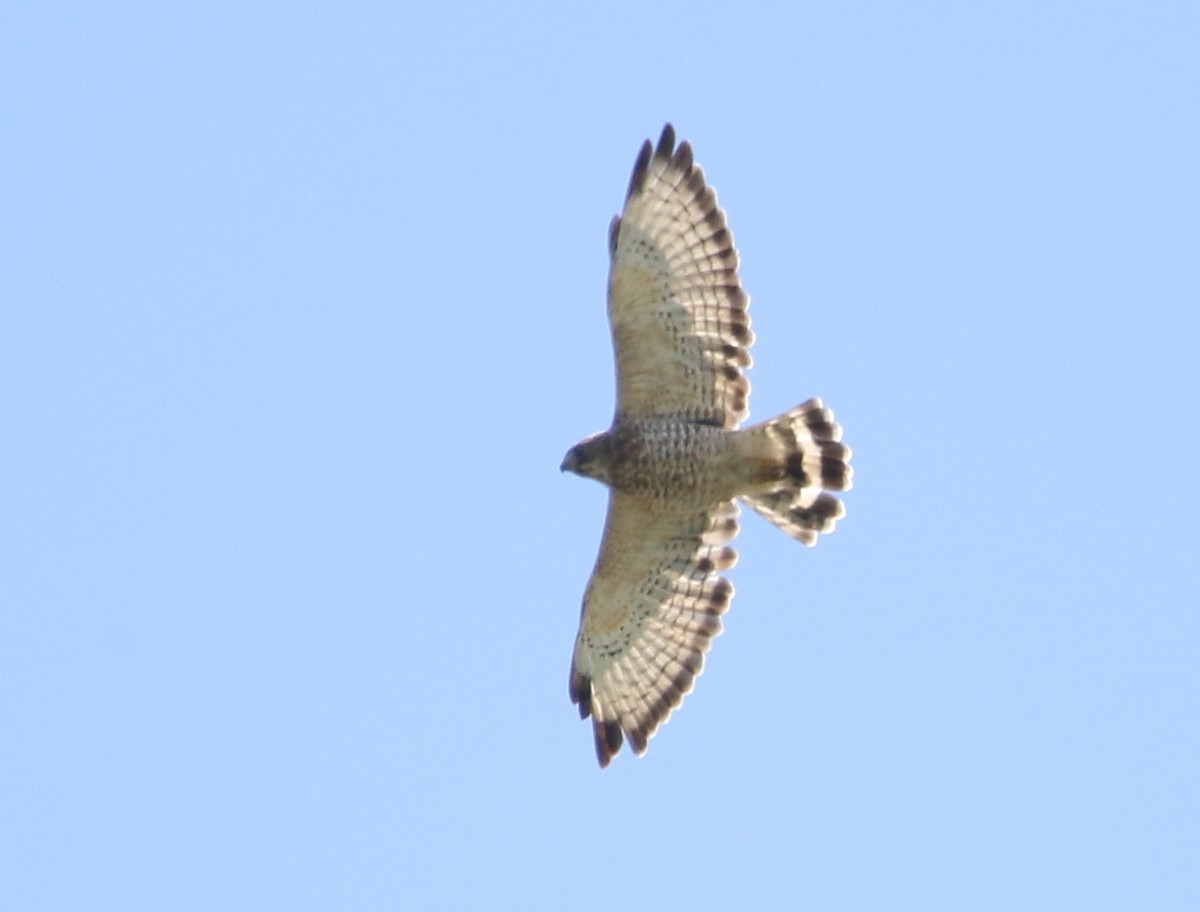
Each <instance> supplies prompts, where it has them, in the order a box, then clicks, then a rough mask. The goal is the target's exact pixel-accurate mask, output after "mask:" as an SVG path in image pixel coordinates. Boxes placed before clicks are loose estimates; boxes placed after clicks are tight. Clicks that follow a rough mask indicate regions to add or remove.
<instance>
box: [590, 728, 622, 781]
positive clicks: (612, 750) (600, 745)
mask: <svg viewBox="0 0 1200 912" xmlns="http://www.w3.org/2000/svg"><path fill="white" fill-rule="evenodd" d="M595 721H596V726H595V727H596V760H597V761H599V763H600V769H604V768H605V767H606V766H608V764H609V763H610V762H612V758H613V757H615V756H616V755H617V751H619V750H620V749H621V744H622V743H623V742H624V738H623V737H622V735H621V724H620V723H619V722H601V721H600V720H599V719H596V720H595Z"/></svg>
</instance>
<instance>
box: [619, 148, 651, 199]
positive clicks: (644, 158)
mask: <svg viewBox="0 0 1200 912" xmlns="http://www.w3.org/2000/svg"><path fill="white" fill-rule="evenodd" d="M653 154H654V150H653V148H651V146H650V140H646V141H645V142H644V143H642V148H641V149H640V150H638V157H637V161H635V162H634V163H633V173H632V174H631V175H630V176H629V190H628V192H626V194H625V198H626V199H629V198H630V197H631V196H633V195H634V194H635V193H637V192H638V191H639V190H641V189H642V184H643V183H644V182H645V180H646V171H647V169H649V167H650V156H651V155H653Z"/></svg>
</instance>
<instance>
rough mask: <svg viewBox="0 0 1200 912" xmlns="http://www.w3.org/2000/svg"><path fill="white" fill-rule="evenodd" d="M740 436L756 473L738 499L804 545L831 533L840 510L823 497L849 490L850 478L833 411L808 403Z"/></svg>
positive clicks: (833, 500) (847, 454)
mask: <svg viewBox="0 0 1200 912" xmlns="http://www.w3.org/2000/svg"><path fill="white" fill-rule="evenodd" d="M743 433H744V434H746V440H747V442H748V444H749V448H750V450H751V452H752V453H753V454H754V457H755V459H756V462H757V463H758V465H759V467H760V468H759V469H758V470H757V471H756V473H755V474H756V475H757V480H758V481H757V484H756V485H755V489H754V490H753V491H752V492H749V493H746V494H743V495H742V499H743V500H744V501H746V503H748V504H749V505H750V506H751V507H752V508H753V509H754V510H755V512H757V513H758V514H759V515H760V516H762V517H764V518H765V519H768V520H770V521H771V522H772V523H774V524H775V525H776V526H778V527H779V528H780V529H782V530H783V531H784V532H786V533H787V534H788V535H790V536H792V538H795V539H796V540H798V541H801V542H803V543H804V544H806V545H813V544H816V541H817V536H818V534H820V533H822V532H832V531H833V527H834V525H835V524H836V523H837V521H838V520H839V519H840V518H841V517H842V516H844V515H845V513H846V510H845V508H844V507H843V506H842V502H841V501H840V500H838V499H837V498H836V497H834V496H833V494H831V493H829V492H830V491H848V490H850V485H851V482H852V479H853V475H854V471H853V469H851V467H850V448H849V447H847V446H846V445H845V444H844V443H842V442H841V441H842V429H841V428H840V427H839V426H838V424H837V422H836V421H834V420H833V412H831V411H830V410H829V409H827V408H825V407H824V406H822V405H821V400H820V399H816V398H813V399H809V400H808V401H807V402H805V403H803V404H801V405H798V406H796V407H795V408H794V409H792V410H791V411H788V412H784V413H783V414H782V415H779V416H778V417H775V418H772V419H771V420H770V421H764V422H763V423H762V424H757V425H754V426H753V427H749V428H746V429H745V431H744V432H743Z"/></svg>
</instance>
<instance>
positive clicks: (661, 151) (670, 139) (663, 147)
mask: <svg viewBox="0 0 1200 912" xmlns="http://www.w3.org/2000/svg"><path fill="white" fill-rule="evenodd" d="M674 152H675V128H674V127H673V126H671V125H670V124H669V123H665V124H663V129H662V134H661V135H660V136H659V137H658V147H657V148H656V149H655V150H654V156H655V158H670V157H671V155H672V154H673V153H674Z"/></svg>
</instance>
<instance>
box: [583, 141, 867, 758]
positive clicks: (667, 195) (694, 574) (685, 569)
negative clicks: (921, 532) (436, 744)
mask: <svg viewBox="0 0 1200 912" xmlns="http://www.w3.org/2000/svg"><path fill="white" fill-rule="evenodd" d="M609 252H610V254H611V257H612V266H611V270H610V273H609V293H608V311H609V321H610V324H611V327H612V335H613V348H614V352H615V356H616V366H617V409H616V415H615V417H614V419H613V423H612V426H611V427H610V428H609V429H608V430H607V431H604V432H602V433H599V434H595V435H593V436H592V437H589V438H587V439H586V440H584V441H582V442H581V443H579V444H577V445H576V446H574V447H572V448H571V450H570V451H569V452H568V453H567V456H566V458H565V459H564V461H563V464H562V468H563V469H564V470H567V471H572V472H575V473H576V474H579V475H583V476H585V477H588V478H594V479H596V480H597V481H600V482H602V483H604V484H605V485H607V486H608V487H609V489H610V492H611V493H610V497H609V509H608V518H607V521H606V523H605V529H604V538H603V541H602V543H601V547H600V555H599V557H598V558H597V560H596V566H595V569H594V570H593V572H592V577H591V580H590V581H589V583H588V587H587V591H586V593H585V595H584V601H583V610H582V616H581V619H580V628H579V636H578V638H577V639H576V643H575V653H574V657H573V660H572V664H571V678H570V695H571V699H572V701H574V702H575V703H576V704H578V706H579V711H580V714H581V715H582V716H583V717H585V718H586V717H588V716H591V717H592V719H593V723H594V729H595V741H596V754H597V757H598V759H599V761H600V765H601V766H606V765H607V764H608V762H609V760H610V759H611V758H612V756H613V755H614V754H615V753H616V752H617V751H618V750H619V749H620V747H621V743H622V741H623V740H624V738H626V737H627V738H628V739H629V741H630V743H631V744H632V746H633V748H634V750H635V751H636V752H637V753H639V754H640V753H642V752H643V751H645V749H646V746H647V743H648V741H649V738H650V737H651V736H652V735H653V734H654V732H655V731H656V730H657V728H658V726H659V725H660V724H661V723H662V722H663V721H664V720H665V719H666V718H667V716H669V715H670V713H671V711H672V710H673V709H674V708H675V707H676V706H678V705H679V703H680V702H681V701H682V699H683V697H684V695H685V694H686V693H688V692H689V691H690V690H691V687H692V683H693V680H694V678H695V676H696V675H697V674H699V673H700V670H701V668H702V666H703V660H704V653H705V651H706V650H707V649H708V646H709V644H710V642H711V640H712V638H713V637H714V636H716V635H717V634H718V633H719V632H720V630H721V621H720V616H721V614H722V613H724V611H725V609H726V608H727V607H728V606H729V601H730V599H731V598H732V597H733V587H732V585H730V583H729V582H728V580H726V579H724V578H722V577H720V576H719V575H718V574H719V573H720V572H721V571H723V570H726V569H728V568H730V567H732V566H733V564H734V563H735V561H736V560H737V554H736V552H734V550H733V548H731V547H729V545H728V543H729V542H730V541H731V540H732V539H733V537H734V536H735V535H736V534H737V531H738V523H737V516H738V508H737V504H736V501H738V500H742V501H744V502H746V503H748V504H749V505H750V506H751V507H753V508H754V510H755V511H757V512H758V513H759V514H761V515H762V516H764V517H765V518H767V519H768V520H770V521H771V522H772V523H774V524H775V525H776V526H778V527H779V528H781V529H783V530H784V531H785V532H787V533H788V534H789V535H791V536H793V537H794V538H796V539H797V540H799V541H801V542H803V543H805V544H809V545H811V544H813V543H814V542H815V541H816V539H817V535H818V533H821V532H828V531H830V530H832V528H833V526H834V523H835V522H836V521H837V519H838V518H839V517H840V516H842V514H843V509H842V505H841V502H840V501H839V500H838V499H837V498H836V497H834V496H833V495H832V494H830V493H829V491H840V490H846V489H848V488H849V487H850V481H851V470H850V465H849V459H850V451H849V449H848V448H847V447H845V446H844V445H843V444H842V443H841V442H840V441H841V428H840V427H838V425H837V424H836V423H835V422H834V420H833V415H832V414H831V413H830V412H829V411H828V410H827V409H825V408H824V407H822V405H821V402H820V400H819V399H810V400H808V401H807V402H805V403H804V404H802V405H799V406H797V407H796V408H794V409H792V410H791V411H789V412H786V413H784V414H783V415H779V416H778V417H776V418H773V419H771V420H770V421H766V422H763V423H762V424H758V425H755V426H753V427H749V428H745V429H741V430H739V429H738V425H739V424H740V423H741V421H742V419H743V418H744V417H745V416H746V414H747V412H748V397H749V392H750V385H749V383H748V382H747V381H746V378H745V376H744V374H743V373H742V371H743V369H744V368H747V367H749V366H750V354H749V347H750V345H751V344H752V343H753V339H754V336H753V334H752V333H751V331H750V320H749V317H748V316H747V313H746V308H747V307H748V305H749V298H748V297H747V296H746V294H745V292H744V291H742V289H741V286H740V283H739V282H738V277H737V253H736V252H735V250H734V247H733V238H732V236H731V235H730V233H729V230H728V228H727V227H726V225H725V215H724V213H723V212H722V211H721V209H720V208H719V207H718V206H717V201H716V194H715V192H714V191H713V190H712V188H710V187H708V186H707V185H706V184H705V182H704V174H703V172H702V171H701V170H700V169H699V168H698V167H696V166H695V164H694V163H693V161H692V151H691V147H690V146H688V144H687V143H682V144H681V145H680V146H679V147H678V148H676V147H675V134H674V131H673V130H672V128H671V126H670V125H669V124H668V125H667V126H666V127H665V128H664V129H663V133H662V137H661V138H660V139H659V142H658V145H657V147H651V145H650V143H649V142H647V143H646V144H645V145H644V146H643V147H642V150H641V153H640V155H639V156H638V160H637V163H636V164H635V166H634V171H633V176H632V178H631V180H630V186H629V193H628V195H627V197H626V203H625V210H624V212H623V213H622V215H621V216H620V217H618V218H616V219H614V220H613V223H612V226H611V227H610V230H609Z"/></svg>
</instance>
